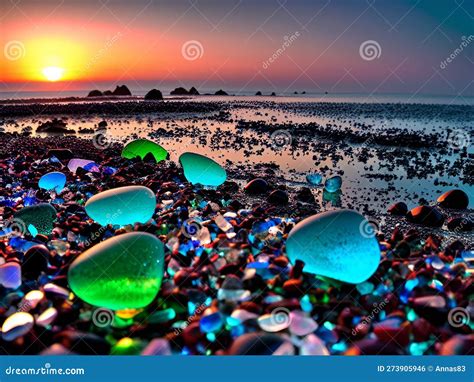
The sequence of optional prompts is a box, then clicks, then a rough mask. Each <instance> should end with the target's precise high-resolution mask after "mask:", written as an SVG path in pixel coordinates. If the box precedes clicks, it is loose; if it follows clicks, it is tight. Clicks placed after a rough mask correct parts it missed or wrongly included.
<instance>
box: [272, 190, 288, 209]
mask: <svg viewBox="0 0 474 382" xmlns="http://www.w3.org/2000/svg"><path fill="white" fill-rule="evenodd" d="M267 200H268V202H269V203H271V204H275V205H279V206H284V205H286V204H288V193H287V192H286V191H283V190H275V191H272V192H271V193H270V195H268V198H267Z"/></svg>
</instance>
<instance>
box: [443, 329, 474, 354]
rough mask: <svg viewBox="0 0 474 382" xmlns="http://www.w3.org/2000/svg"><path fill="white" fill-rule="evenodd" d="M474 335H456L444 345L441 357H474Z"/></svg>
mask: <svg viewBox="0 0 474 382" xmlns="http://www.w3.org/2000/svg"><path fill="white" fill-rule="evenodd" d="M473 349H474V334H468V335H455V336H452V337H451V338H450V339H449V340H447V341H446V342H444V343H443V345H442V346H441V349H440V352H439V354H440V355H473Z"/></svg>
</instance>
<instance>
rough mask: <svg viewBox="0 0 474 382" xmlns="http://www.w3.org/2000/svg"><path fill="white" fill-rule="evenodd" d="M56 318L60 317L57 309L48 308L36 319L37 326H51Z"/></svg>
mask: <svg viewBox="0 0 474 382" xmlns="http://www.w3.org/2000/svg"><path fill="white" fill-rule="evenodd" d="M56 317H58V311H57V309H56V308H54V307H51V308H48V309H46V310H45V311H44V312H43V313H41V314H40V315H39V316H38V317H37V318H36V325H39V326H43V327H46V326H48V325H51V324H52V323H53V322H54V320H55V319H56Z"/></svg>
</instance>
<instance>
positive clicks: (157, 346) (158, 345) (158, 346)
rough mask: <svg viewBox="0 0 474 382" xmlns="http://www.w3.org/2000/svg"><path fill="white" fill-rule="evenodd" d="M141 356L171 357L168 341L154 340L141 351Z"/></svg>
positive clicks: (162, 339)
mask: <svg viewBox="0 0 474 382" xmlns="http://www.w3.org/2000/svg"><path fill="white" fill-rule="evenodd" d="M141 354H142V355H171V347H170V343H169V341H168V340H165V339H164V338H155V339H153V340H151V341H150V343H149V344H148V345H147V346H146V348H145V349H143V351H142V353H141Z"/></svg>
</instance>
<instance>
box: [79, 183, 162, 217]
mask: <svg viewBox="0 0 474 382" xmlns="http://www.w3.org/2000/svg"><path fill="white" fill-rule="evenodd" d="M155 207H156V197H155V194H154V193H153V191H152V190H150V189H149V188H148V187H144V186H126V187H119V188H113V189H111V190H107V191H103V192H101V193H99V194H97V195H94V196H93V197H92V198H90V199H89V200H88V201H87V203H86V205H85V209H86V212H87V215H89V217H90V218H91V219H93V220H95V221H96V222H98V223H99V224H101V225H107V224H112V225H121V226H123V225H127V224H134V223H146V222H147V221H148V220H150V219H151V217H152V216H153V213H154V212H155Z"/></svg>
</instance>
